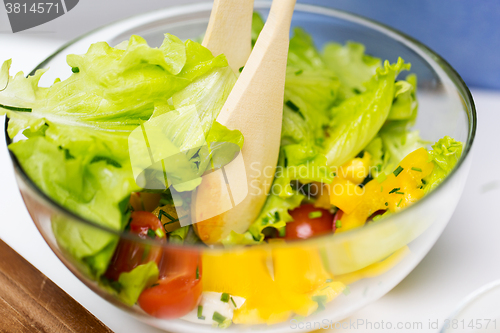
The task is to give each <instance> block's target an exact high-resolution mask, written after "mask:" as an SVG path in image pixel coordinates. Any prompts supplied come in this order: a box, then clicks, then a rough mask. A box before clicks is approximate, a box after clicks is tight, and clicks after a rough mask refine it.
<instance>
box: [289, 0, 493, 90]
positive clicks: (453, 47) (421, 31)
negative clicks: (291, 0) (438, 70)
mask: <svg viewBox="0 0 500 333" xmlns="http://www.w3.org/2000/svg"><path fill="white" fill-rule="evenodd" d="M298 2H301V3H310V4H316V5H321V6H326V7H331V8H336V9H340V10H344V11H348V12H352V13H355V14H358V15H362V16H365V17H368V18H371V19H373V20H376V21H379V22H381V23H384V24H386V25H388V26H391V27H393V28H395V29H397V30H400V31H402V32H404V33H406V34H407V35H410V36H412V37H413V38H415V39H417V40H419V41H421V42H422V43H424V44H425V45H427V46H428V47H430V48H431V49H432V50H434V51H435V52H437V53H438V54H439V55H440V56H442V57H443V58H444V59H445V60H446V61H448V62H449V63H450V64H451V66H453V68H455V70H456V71H457V72H458V73H459V74H460V76H462V78H463V79H464V81H465V82H466V83H467V85H469V86H473V87H481V88H491V89H500V1H498V0H480V1H473V0H418V1H409V0H298Z"/></svg>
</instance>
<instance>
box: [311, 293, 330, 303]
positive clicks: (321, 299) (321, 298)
mask: <svg viewBox="0 0 500 333" xmlns="http://www.w3.org/2000/svg"><path fill="white" fill-rule="evenodd" d="M311 299H312V300H313V301H314V302H318V303H324V302H326V295H316V296H313V297H311Z"/></svg>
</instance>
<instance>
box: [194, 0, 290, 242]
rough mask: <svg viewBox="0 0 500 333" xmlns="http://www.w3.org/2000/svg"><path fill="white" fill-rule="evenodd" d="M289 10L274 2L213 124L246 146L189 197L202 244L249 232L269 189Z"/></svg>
mask: <svg viewBox="0 0 500 333" xmlns="http://www.w3.org/2000/svg"><path fill="white" fill-rule="evenodd" d="M294 6H295V0H274V2H273V4H272V6H271V11H270V14H269V17H268V19H267V22H266V24H265V26H264V28H263V30H262V32H261V34H260V36H259V39H258V40H257V43H256V45H255V47H254V49H253V51H252V53H251V55H250V57H249V59H248V61H247V63H246V65H245V68H244V70H243V72H242V73H241V75H240V77H239V79H238V81H237V82H236V84H235V86H234V88H233V90H232V91H231V94H230V95H229V97H228V99H227V101H226V103H225V104H224V107H223V108H222V110H221V112H220V114H219V116H218V118H217V121H218V122H219V123H221V124H223V125H225V126H227V127H228V128H229V129H238V130H240V131H241V133H243V135H244V137H245V143H244V145H243V149H242V151H241V153H240V155H239V156H238V157H237V158H235V159H234V160H233V161H232V162H231V163H229V164H228V165H226V166H224V168H223V170H222V171H223V172H220V171H221V170H216V171H214V172H212V173H209V174H207V175H205V176H204V177H203V181H202V183H201V185H200V186H199V187H198V189H197V191H196V193H195V194H194V197H193V199H194V200H193V203H194V204H193V214H192V217H193V222H194V223H195V224H194V227H195V230H196V231H197V233H198V236H199V237H200V238H201V240H203V241H204V242H205V243H207V244H215V243H219V242H221V241H222V240H223V239H224V238H226V237H227V236H228V235H229V234H230V232H231V231H232V230H234V231H235V232H238V233H243V232H245V231H246V230H248V227H249V226H250V224H251V223H252V222H253V221H254V220H255V219H256V218H257V216H258V214H259V213H260V211H261V209H262V206H263V205H264V202H265V200H266V196H267V194H268V192H269V189H270V187H271V184H272V181H273V178H274V173H275V169H276V163H277V160H278V154H279V147H280V138H281V122H282V116H283V95H284V88H285V74H286V62H287V55H288V46H289V34H290V22H291V19H292V15H293V10H294ZM228 194H229V197H228ZM240 199H241V200H240ZM221 212H222V213H221Z"/></svg>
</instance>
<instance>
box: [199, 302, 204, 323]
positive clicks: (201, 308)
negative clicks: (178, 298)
mask: <svg viewBox="0 0 500 333" xmlns="http://www.w3.org/2000/svg"><path fill="white" fill-rule="evenodd" d="M198 319H201V320H205V316H203V306H202V305H198Z"/></svg>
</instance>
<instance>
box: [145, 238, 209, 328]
mask: <svg viewBox="0 0 500 333" xmlns="http://www.w3.org/2000/svg"><path fill="white" fill-rule="evenodd" d="M159 270H160V280H159V281H158V282H157V283H156V284H154V285H153V286H152V287H150V288H148V289H146V290H144V291H143V292H142V293H141V295H140V296H139V300H138V303H139V306H140V307H141V308H142V309H143V310H144V311H145V312H146V313H148V314H150V315H152V316H154V317H157V318H163V319H173V318H179V317H182V316H184V315H185V314H187V313H188V312H189V311H191V310H192V309H194V308H195V307H196V305H197V304H198V301H199V299H200V296H201V292H202V283H201V274H202V271H201V255H200V253H199V252H198V251H197V250H193V249H181V248H166V249H164V251H163V257H162V260H161V262H160V265H159Z"/></svg>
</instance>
